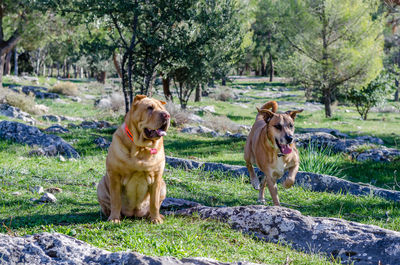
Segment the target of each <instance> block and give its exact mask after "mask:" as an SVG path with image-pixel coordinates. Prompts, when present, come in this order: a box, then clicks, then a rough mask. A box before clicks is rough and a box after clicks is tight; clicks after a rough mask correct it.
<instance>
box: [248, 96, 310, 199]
mask: <svg viewBox="0 0 400 265" xmlns="http://www.w3.org/2000/svg"><path fill="white" fill-rule="evenodd" d="M269 108H271V109H272V110H271V111H270V110H268V109H269ZM257 110H258V114H257V116H256V122H255V123H254V125H253V127H252V128H251V131H250V134H249V136H248V137H247V141H246V146H245V148H244V160H245V161H246V166H247V169H248V170H249V173H250V179H251V184H252V185H253V187H254V188H255V189H256V190H258V189H259V190H260V192H259V196H258V201H259V202H265V200H264V191H265V186H266V185H268V189H269V192H270V194H271V197H272V201H273V202H274V205H276V206H279V205H280V203H279V198H278V189H277V185H276V181H277V180H278V179H279V178H281V177H282V176H283V173H284V172H285V170H287V169H289V176H288V178H287V179H286V180H285V182H284V183H283V185H284V187H285V188H290V187H291V186H292V185H293V183H294V180H295V177H296V174H297V171H298V170H299V154H298V151H297V149H296V146H295V143H294V142H293V134H294V119H295V117H296V114H297V113H299V112H302V111H303V110H295V111H287V112H285V113H283V114H278V113H276V111H277V110H278V104H277V103H276V102H275V101H269V102H267V103H265V104H264V105H263V106H262V107H261V109H258V108H257ZM253 164H257V166H258V168H259V169H260V170H261V171H262V172H264V174H265V177H264V179H263V180H262V182H261V187H260V181H259V180H258V177H257V176H256V174H255V172H254V168H253Z"/></svg>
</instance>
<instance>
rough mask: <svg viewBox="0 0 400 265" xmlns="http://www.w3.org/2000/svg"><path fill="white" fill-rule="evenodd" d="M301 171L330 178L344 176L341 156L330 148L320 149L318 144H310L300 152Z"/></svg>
mask: <svg viewBox="0 0 400 265" xmlns="http://www.w3.org/2000/svg"><path fill="white" fill-rule="evenodd" d="M299 154H300V170H301V171H306V172H312V173H317V174H325V175H330V176H336V177H339V176H342V169H340V168H339V166H340V159H341V155H339V154H334V153H333V152H332V149H331V148H329V147H324V148H319V147H318V144H317V143H310V144H309V145H308V146H307V148H305V149H302V150H299Z"/></svg>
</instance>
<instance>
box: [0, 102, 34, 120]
mask: <svg viewBox="0 0 400 265" xmlns="http://www.w3.org/2000/svg"><path fill="white" fill-rule="evenodd" d="M0 115H3V116H6V117H11V118H16V119H20V120H23V121H24V122H27V123H29V124H30V125H34V124H35V123H36V120H35V119H34V118H33V117H32V116H31V115H29V114H28V113H26V112H24V111H22V110H20V109H19V108H16V107H13V106H10V105H8V104H0Z"/></svg>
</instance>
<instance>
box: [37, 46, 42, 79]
mask: <svg viewBox="0 0 400 265" xmlns="http://www.w3.org/2000/svg"><path fill="white" fill-rule="evenodd" d="M40 53H41V49H39V50H38V54H37V60H36V75H37V76H39V74H40Z"/></svg>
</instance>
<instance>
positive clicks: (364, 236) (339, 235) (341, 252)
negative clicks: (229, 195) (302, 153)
mask: <svg viewBox="0 0 400 265" xmlns="http://www.w3.org/2000/svg"><path fill="white" fill-rule="evenodd" d="M194 213H196V215H197V214H198V216H199V217H200V218H202V219H214V220H218V221H222V222H225V223H228V224H229V225H230V226H231V227H232V228H234V229H237V230H240V231H242V232H244V233H247V234H251V235H254V236H255V237H257V238H259V239H261V240H264V241H268V242H273V243H279V244H285V245H289V246H291V247H293V248H295V249H297V250H299V251H304V252H308V253H310V252H311V253H320V252H323V253H325V254H326V255H327V256H328V257H331V256H332V257H334V258H335V259H339V258H340V260H341V262H342V263H346V264H349V263H352V262H354V264H400V233H399V232H395V231H391V230H387V229H383V228H380V227H378V226H374V225H365V224H360V223H356V222H348V221H345V220H342V219H337V218H323V217H310V216H304V215H302V214H301V213H300V212H299V211H296V210H293V209H288V208H284V207H274V206H262V205H250V206H238V207H207V206H197V207H193V208H189V209H184V210H180V211H177V212H175V214H177V215H184V216H192V215H193V214H194Z"/></svg>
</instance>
